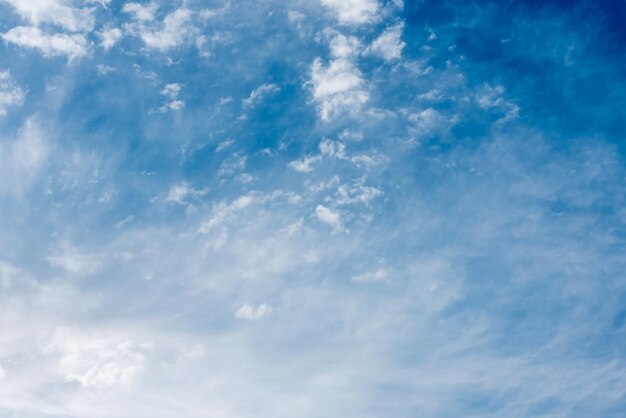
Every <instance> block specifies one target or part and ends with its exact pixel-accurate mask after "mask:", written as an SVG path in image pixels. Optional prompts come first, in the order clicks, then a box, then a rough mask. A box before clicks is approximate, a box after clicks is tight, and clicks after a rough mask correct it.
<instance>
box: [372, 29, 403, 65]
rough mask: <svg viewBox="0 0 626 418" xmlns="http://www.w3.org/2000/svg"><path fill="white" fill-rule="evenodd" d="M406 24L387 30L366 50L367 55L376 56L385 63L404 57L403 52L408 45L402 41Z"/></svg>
mask: <svg viewBox="0 0 626 418" xmlns="http://www.w3.org/2000/svg"><path fill="white" fill-rule="evenodd" d="M403 31H404V22H401V23H397V24H395V25H394V26H392V27H390V28H387V29H385V31H384V32H383V33H382V34H381V35H380V36H378V38H376V39H374V41H373V42H372V44H371V45H370V46H368V47H367V49H366V50H365V53H366V54H371V55H376V56H378V57H380V58H382V59H384V60H385V61H394V60H399V59H400V58H401V57H402V50H403V49H404V47H405V46H406V43H405V42H404V41H402V32H403Z"/></svg>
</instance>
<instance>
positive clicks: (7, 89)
mask: <svg viewBox="0 0 626 418" xmlns="http://www.w3.org/2000/svg"><path fill="white" fill-rule="evenodd" d="M23 101H24V91H23V90H22V89H21V88H20V87H19V86H17V85H16V84H15V82H14V81H13V78H12V77H11V73H10V72H9V71H0V116H2V115H6V114H7V109H8V108H10V107H13V106H19V105H21V104H22V102H23Z"/></svg>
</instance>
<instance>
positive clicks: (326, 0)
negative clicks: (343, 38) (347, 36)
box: [321, 0, 380, 25]
mask: <svg viewBox="0 0 626 418" xmlns="http://www.w3.org/2000/svg"><path fill="white" fill-rule="evenodd" d="M321 2H322V4H323V5H324V6H326V8H328V9H330V10H331V12H332V13H333V14H334V15H335V17H336V18H337V20H339V23H342V24H345V25H362V24H366V23H372V22H375V21H377V20H378V19H379V18H380V17H379V12H380V4H379V3H378V1H377V0H321Z"/></svg>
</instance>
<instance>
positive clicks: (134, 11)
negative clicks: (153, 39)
mask: <svg viewBox="0 0 626 418" xmlns="http://www.w3.org/2000/svg"><path fill="white" fill-rule="evenodd" d="M157 9H158V6H157V4H156V3H154V2H151V3H148V4H146V5H143V4H140V3H126V4H125V5H124V7H123V8H122V11H123V12H125V13H129V14H131V15H133V18H134V19H135V20H138V21H141V22H150V21H152V20H154V14H155V13H156V11H157Z"/></svg>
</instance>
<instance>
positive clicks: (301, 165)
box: [288, 155, 322, 173]
mask: <svg viewBox="0 0 626 418" xmlns="http://www.w3.org/2000/svg"><path fill="white" fill-rule="evenodd" d="M321 160H322V157H320V156H319V155H316V156H314V157H304V158H301V159H299V160H295V161H292V162H290V163H289V164H288V165H289V168H291V169H293V170H296V171H299V172H301V173H310V172H311V171H313V166H315V165H317V164H318V163H319V162H320V161H321Z"/></svg>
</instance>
